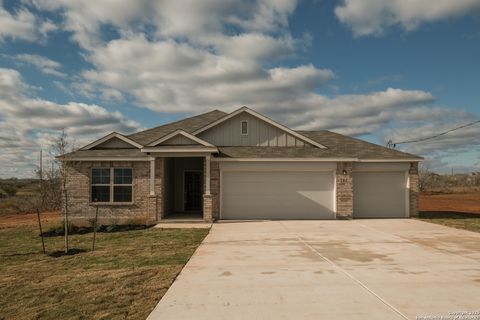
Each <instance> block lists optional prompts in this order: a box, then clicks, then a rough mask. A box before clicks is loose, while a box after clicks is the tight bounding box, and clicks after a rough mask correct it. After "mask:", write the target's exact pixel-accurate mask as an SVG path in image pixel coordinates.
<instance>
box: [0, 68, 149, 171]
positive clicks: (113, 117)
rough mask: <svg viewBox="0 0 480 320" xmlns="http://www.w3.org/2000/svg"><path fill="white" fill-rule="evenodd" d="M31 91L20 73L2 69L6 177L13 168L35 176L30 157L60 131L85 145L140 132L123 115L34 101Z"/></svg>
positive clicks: (1, 159)
mask: <svg viewBox="0 0 480 320" xmlns="http://www.w3.org/2000/svg"><path fill="white" fill-rule="evenodd" d="M29 88H30V87H29V86H28V85H27V84H25V83H24V82H23V81H22V78H21V75H20V73H19V72H18V71H16V70H13V69H3V68H0V132H2V134H0V147H1V148H2V150H3V152H2V154H1V155H0V165H1V166H2V167H3V168H7V167H9V168H10V169H8V170H7V169H5V171H3V170H2V175H3V176H6V175H11V174H12V172H13V171H12V170H14V168H17V171H18V172H16V175H17V174H18V176H32V174H33V166H34V162H31V160H32V158H31V153H32V152H37V151H38V150H40V148H44V149H48V148H49V146H50V144H51V141H52V137H54V136H56V135H57V134H58V132H59V131H60V130H61V129H65V130H66V132H67V133H68V134H69V135H70V136H71V137H73V138H75V140H76V141H77V144H78V145H83V144H85V143H86V142H88V141H90V140H92V139H93V138H98V136H102V135H104V134H105V133H107V132H111V131H121V132H127V133H128V132H133V131H136V130H138V129H140V128H141V126H140V125H139V124H138V123H136V122H135V121H132V120H129V119H127V118H125V116H123V115H122V114H121V113H119V112H110V111H108V110H107V109H105V108H103V107H100V106H97V105H92V104H84V103H77V102H69V103H66V104H58V103H55V102H52V101H48V100H44V99H40V98H36V97H31V96H30V95H31V90H29ZM9 154H10V155H11V154H15V155H16V157H17V158H18V160H16V161H14V162H12V161H11V159H10V158H11V157H10V156H8V155H9ZM22 159H23V160H22ZM25 170H26V172H24V171H25Z"/></svg>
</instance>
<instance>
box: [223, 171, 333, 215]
mask: <svg viewBox="0 0 480 320" xmlns="http://www.w3.org/2000/svg"><path fill="white" fill-rule="evenodd" d="M221 194H222V204H221V207H222V208H221V218H222V219H247V220H250V219H333V218H334V217H335V213H334V180H333V173H332V172H295V171H282V172H249V171H241V172H236V171H233V172H231V171H226V172H223V174H222V192H221Z"/></svg>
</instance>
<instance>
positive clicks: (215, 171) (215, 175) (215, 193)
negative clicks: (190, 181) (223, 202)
mask: <svg viewBox="0 0 480 320" xmlns="http://www.w3.org/2000/svg"><path fill="white" fill-rule="evenodd" d="M210 194H211V196H212V218H213V219H218V218H220V217H219V214H220V163H219V162H218V161H211V160H210Z"/></svg>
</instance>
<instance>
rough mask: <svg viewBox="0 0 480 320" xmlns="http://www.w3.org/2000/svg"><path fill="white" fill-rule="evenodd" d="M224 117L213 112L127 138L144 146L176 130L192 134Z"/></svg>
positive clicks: (218, 112)
mask: <svg viewBox="0 0 480 320" xmlns="http://www.w3.org/2000/svg"><path fill="white" fill-rule="evenodd" d="M225 115H227V114H226V113H225V112H223V111H220V110H213V111H210V112H207V113H202V114H199V115H198V116H194V117H191V118H187V119H183V120H180V121H176V122H172V123H167V124H165V125H163V126H159V127H156V128H152V129H148V130H145V131H140V132H137V133H134V134H131V135H129V136H127V137H129V138H130V139H132V140H133V141H135V142H138V143H140V144H141V145H144V146H145V145H148V144H149V143H151V142H153V141H155V140H157V139H160V138H162V137H163V136H166V135H167V134H169V133H171V132H173V131H175V130H178V129H182V130H184V131H186V132H188V133H192V132H194V131H196V130H198V129H200V128H203V127H204V126H206V125H208V124H210V123H212V122H214V121H217V120H218V119H220V118H223V117H224V116H225Z"/></svg>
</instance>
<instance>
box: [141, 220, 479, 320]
mask: <svg viewBox="0 0 480 320" xmlns="http://www.w3.org/2000/svg"><path fill="white" fill-rule="evenodd" d="M479 310H480V234H476V233H473V232H468V231H463V230H457V229H452V228H447V227H442V226H439V225H434V224H430V223H426V222H421V221H417V220H408V219H405V220H403V219H398V220H353V221H265V222H232V223H217V224H214V225H213V227H212V230H211V232H210V234H209V235H208V236H207V237H206V239H205V240H204V242H203V243H202V245H201V246H200V247H199V248H198V250H197V251H196V252H195V254H194V255H193V257H192V259H191V260H190V261H189V262H188V264H187V265H186V266H185V268H184V269H183V271H182V272H181V274H180V275H179V277H178V278H177V280H176V281H175V282H174V283H173V285H172V286H171V287H170V289H169V290H168V292H167V293H166V294H165V296H164V297H163V299H162V300H161V301H160V302H159V304H158V305H157V307H156V308H155V310H154V311H153V312H152V314H151V315H150V317H149V319H163V320H165V319H176V320H178V319H208V320H212V319H275V320H278V319H329V320H332V319H369V320H371V319H381V320H386V319H415V318H416V317H417V316H435V315H436V316H440V315H444V316H445V315H447V314H448V312H455V311H479ZM479 314H480V313H479ZM460 319H461V318H460Z"/></svg>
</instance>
